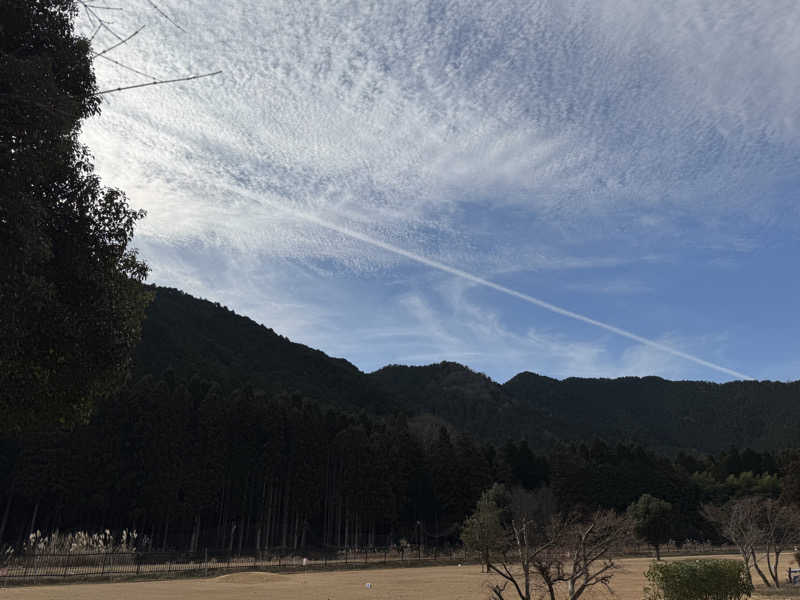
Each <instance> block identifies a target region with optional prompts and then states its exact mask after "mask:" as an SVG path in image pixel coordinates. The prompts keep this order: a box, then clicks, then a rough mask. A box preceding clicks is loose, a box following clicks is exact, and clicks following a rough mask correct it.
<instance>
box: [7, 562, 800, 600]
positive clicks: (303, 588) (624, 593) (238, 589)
mask: <svg viewBox="0 0 800 600" xmlns="http://www.w3.org/2000/svg"><path fill="white" fill-rule="evenodd" d="M683 558H686V557H683ZM726 558H731V557H726ZM673 560H674V559H673ZM621 562H622V565H623V568H622V570H620V571H618V572H617V573H616V574H615V575H614V580H613V582H612V588H613V590H614V596H609V594H608V593H607V592H606V591H601V590H597V591H595V592H593V593H591V594H590V595H589V596H588V598H587V600H600V599H601V598H616V599H617V600H641V598H642V589H643V587H644V584H645V578H644V571H645V570H646V569H647V567H648V565H649V564H650V562H651V559H649V558H631V559H625V560H623V561H621ZM488 581H489V577H488V576H487V575H486V574H484V573H481V572H480V568H479V567H478V566H475V565H468V566H464V567H457V566H453V567H424V568H410V569H369V570H364V571H328V572H313V573H297V574H287V575H279V574H274V573H259V572H243V573H234V574H230V575H223V576H221V577H215V578H209V579H180V580H171V581H143V582H133V583H90V584H71V585H58V586H36V587H20V588H14V587H11V588H5V589H3V588H0V600H12V599H17V598H19V599H21V600H73V599H75V598H80V599H83V598H85V599H87V600H95V599H97V600H99V599H101V598H102V599H105V598H114V599H120V600H134V599H136V600H138V599H139V598H148V599H153V600H177V599H179V598H192V599H195V598H196V599H198V600H217V599H220V600H221V599H223V598H225V599H226V600H228V599H230V600H249V599H251V598H258V599H259V600H485V599H486V598H488V597H489V594H488V592H487V591H486V586H487V582H488ZM368 583H369V584H371V587H369V588H368V587H367V586H366V584H368ZM782 597H787V598H788V597H793V598H798V597H800V595H797V594H791V595H787V596H778V595H771V596H769V599H770V600H776V599H779V598H782ZM509 598H511V596H509ZM754 598H757V599H759V600H762V599H764V598H767V597H766V596H762V595H759V594H758V588H757V592H756V595H754Z"/></svg>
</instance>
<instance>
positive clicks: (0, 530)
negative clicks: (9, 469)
mask: <svg viewBox="0 0 800 600" xmlns="http://www.w3.org/2000/svg"><path fill="white" fill-rule="evenodd" d="M13 498H14V484H13V483H12V484H11V488H9V490H8V500H7V501H6V509H5V510H4V511H3V520H2V521H0V545H2V543H3V535H5V532H6V525H7V524H8V515H9V514H10V513H11V500H12V499H13Z"/></svg>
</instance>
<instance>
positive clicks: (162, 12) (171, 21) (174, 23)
mask: <svg viewBox="0 0 800 600" xmlns="http://www.w3.org/2000/svg"><path fill="white" fill-rule="evenodd" d="M147 1H148V2H149V3H150V6H152V7H153V8H155V9H156V10H157V11H158V13H159V14H160V15H161V16H162V17H164V18H165V19H166V20H167V21H169V22H170V23H172V24H173V25H175V27H177V28H178V29H180V30H181V31H182V32H183V33H186V30H185V29H184V28H183V27H181V26H180V25H178V24H177V23H176V22H175V21H173V20H172V19H171V18H170V17H169V16H168V15H167V13H165V12H164V11H163V10H161V9H160V8H158V6H156V4H155V2H153V0H147Z"/></svg>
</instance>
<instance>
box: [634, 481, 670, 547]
mask: <svg viewBox="0 0 800 600" xmlns="http://www.w3.org/2000/svg"><path fill="white" fill-rule="evenodd" d="M628 513H629V514H630V516H631V518H632V519H633V522H634V526H633V532H634V533H635V534H636V537H638V538H640V539H642V540H644V541H645V542H647V543H648V544H650V545H651V546H653V548H654V549H655V551H656V560H661V545H662V544H665V543H667V542H668V541H669V539H670V536H671V533H672V521H673V514H672V505H671V504H670V503H669V502H666V501H665V500H661V499H660V498H656V497H654V496H651V495H650V494H642V496H641V497H640V498H639V499H638V500H637V501H636V502H634V503H633V504H631V505H630V507H629V508H628Z"/></svg>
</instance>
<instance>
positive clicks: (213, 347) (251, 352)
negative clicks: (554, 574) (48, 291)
mask: <svg viewBox="0 0 800 600" xmlns="http://www.w3.org/2000/svg"><path fill="white" fill-rule="evenodd" d="M153 291H154V292H155V297H154V300H153V302H152V303H151V305H150V307H149V308H148V311H147V317H146V319H145V322H144V324H143V327H142V340H141V343H140V344H139V347H138V348H137V352H136V356H135V359H134V376H135V377H136V378H139V377H141V376H143V375H148V374H149V375H154V376H159V375H161V373H162V372H163V371H165V370H166V369H168V368H169V369H172V370H174V372H175V374H176V375H177V376H178V377H180V378H182V379H187V378H189V377H191V376H192V375H193V374H199V375H201V376H202V377H203V378H205V379H208V380H209V381H215V382H217V383H219V384H220V385H221V386H222V388H223V389H224V390H227V391H230V390H233V389H236V388H240V387H244V386H247V385H250V386H252V387H253V388H255V389H259V390H264V391H266V392H268V393H272V394H277V393H289V394H291V393H299V394H302V395H304V396H306V397H308V398H311V399H314V400H318V401H320V402H324V403H326V404H329V405H333V406H336V407H339V408H344V409H350V410H357V409H359V408H360V407H368V408H369V411H370V412H372V413H377V414H381V413H383V412H386V411H391V412H393V411H395V410H398V409H399V407H398V406H392V405H389V404H388V396H386V395H385V394H382V393H381V392H380V391H379V390H377V389H375V388H374V386H373V385H372V384H371V382H370V381H369V380H368V379H367V378H366V377H365V376H364V374H363V373H362V372H361V371H359V370H358V369H357V368H356V367H355V366H354V365H352V364H350V363H349V362H347V361H346V360H344V359H340V358H332V357H330V356H328V355H327V354H325V353H324V352H321V351H319V350H315V349H313V348H309V347H308V346H304V345H302V344H297V343H294V342H292V341H290V340H289V339H287V338H285V337H283V336H281V335H278V334H277V333H275V332H274V331H273V330H272V329H269V328H267V327H265V326H263V325H260V324H258V323H256V322H255V321H253V320H252V319H249V318H247V317H243V316H240V315H237V314H236V313H234V312H233V311H231V310H229V309H227V308H226V307H224V306H221V305H220V304H218V303H215V302H209V301H207V300H200V299H198V298H194V297H193V296H190V295H189V294H185V293H184V292H181V291H179V290H175V289H170V288H162V287H154V288H153Z"/></svg>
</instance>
